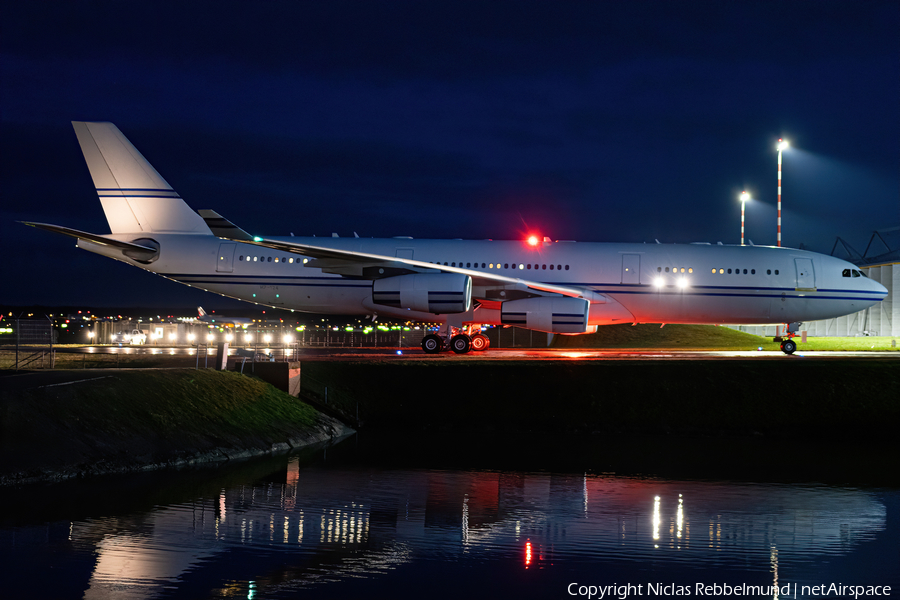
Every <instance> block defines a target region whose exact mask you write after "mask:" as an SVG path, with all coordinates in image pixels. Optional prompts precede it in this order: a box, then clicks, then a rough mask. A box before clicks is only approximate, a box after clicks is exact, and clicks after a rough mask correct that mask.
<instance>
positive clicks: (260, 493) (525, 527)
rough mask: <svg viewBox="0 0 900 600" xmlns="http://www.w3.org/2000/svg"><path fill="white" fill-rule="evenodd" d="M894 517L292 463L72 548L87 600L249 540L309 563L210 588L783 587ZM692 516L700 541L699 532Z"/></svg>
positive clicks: (659, 483) (734, 489) (202, 567)
mask: <svg viewBox="0 0 900 600" xmlns="http://www.w3.org/2000/svg"><path fill="white" fill-rule="evenodd" d="M685 498H688V499H689V502H690V510H689V511H687V510H686V509H685ZM651 501H652V508H650V507H651ZM648 513H649V514H648ZM885 517H886V510H885V507H884V505H883V504H882V503H881V502H880V501H879V500H878V499H877V498H876V497H875V496H874V495H873V494H871V493H868V492H864V491H860V490H856V489H848V488H834V487H824V486H789V485H760V484H734V483H729V484H725V483H712V482H683V481H665V480H658V479H642V478H626V477H615V476H592V475H580V476H569V475H558V474H546V473H542V474H523V473H498V472H463V471H414V470H372V471H364V472H360V471H356V470H352V469H347V470H342V469H339V468H334V469H311V468H303V467H301V465H300V464H299V462H298V461H297V460H296V459H293V460H291V461H290V462H289V463H288V464H287V465H286V468H285V469H284V470H283V471H282V473H281V476H280V478H279V479H275V480H269V481H265V482H254V483H250V484H245V485H233V486H230V487H225V488H221V489H220V490H218V492H216V493H214V494H212V495H210V496H209V497H205V498H204V497H200V498H197V499H196V500H194V501H192V502H189V503H182V504H172V505H161V506H157V507H156V508H154V509H153V510H151V511H149V512H146V513H140V514H132V515H124V516H115V517H109V518H106V519H94V520H90V519H88V520H81V521H74V522H72V523H71V525H70V527H69V528H68V529H69V534H68V537H69V539H70V540H71V546H72V547H74V548H76V549H81V550H84V551H86V552H89V553H95V554H96V562H95V563H94V565H93V571H92V573H91V576H90V579H89V581H87V582H86V589H87V592H86V593H85V597H86V598H100V597H107V596H109V595H110V594H112V593H113V590H119V591H121V590H127V591H128V593H127V596H128V597H132V598H145V597H146V598H149V597H153V596H157V595H159V593H160V590H161V589H163V588H164V587H165V586H178V585H179V582H182V581H184V580H185V579H187V578H189V575H190V574H191V573H193V572H195V571H202V572H204V573H209V571H210V570H211V569H215V565H216V564H217V563H218V562H221V563H222V564H223V565H225V564H230V563H227V561H226V560H225V557H226V555H227V554H228V553H230V552H234V551H237V550H240V551H242V552H255V553H258V555H259V556H270V555H271V556H275V555H277V554H279V553H287V554H286V556H287V555H290V556H291V557H292V558H291V559H290V562H291V563H292V564H299V565H300V566H293V567H291V568H290V569H287V570H286V571H284V572H281V573H279V574H278V575H277V576H267V577H262V575H266V574H268V575H271V574H270V573H268V570H269V569H281V568H283V567H280V566H278V565H281V564H283V563H284V561H286V560H287V559H278V558H273V559H271V561H272V564H273V566H272V567H264V568H263V571H265V572H256V571H247V572H243V571H242V572H238V573H234V572H232V571H229V572H228V573H227V575H223V576H222V577H223V578H222V580H221V583H220V585H221V586H222V587H221V588H220V589H218V590H210V594H209V595H213V596H215V595H228V594H226V593H225V587H227V586H226V578H227V581H230V582H232V583H234V582H238V583H240V582H243V583H240V586H241V589H243V590H244V594H246V593H247V590H248V589H249V590H250V592H251V593H253V594H257V595H259V596H262V597H272V596H278V595H279V594H284V595H289V594H290V592H292V591H297V590H300V589H306V588H309V587H310V586H321V585H330V584H336V583H339V582H346V581H350V580H355V579H357V578H360V577H363V578H369V579H371V578H378V577H383V576H386V575H387V574H388V573H390V572H392V571H394V570H395V569H398V568H400V567H401V566H403V567H404V568H409V567H408V566H409V565H410V564H411V563H414V562H420V561H426V562H427V561H435V562H437V563H441V564H446V563H459V562H466V561H475V562H478V563H484V562H498V561H499V562H509V563H510V564H511V565H515V567H516V568H517V569H520V570H521V569H523V567H524V569H528V570H534V571H541V570H546V569H551V568H555V567H554V566H559V565H563V566H564V568H568V569H571V568H572V565H576V564H584V563H588V564H591V565H597V564H600V563H609V562H610V561H612V562H613V563H615V561H627V564H628V565H631V566H630V567H629V568H631V569H641V568H643V567H641V565H644V564H650V563H653V564H654V565H655V567H654V568H656V569H660V568H663V567H660V565H670V567H671V569H672V572H673V573H675V572H678V570H679V569H684V568H685V567H688V566H690V567H697V566H700V567H706V568H720V567H724V568H732V569H741V570H749V571H752V572H756V573H758V574H759V575H761V576H763V577H766V579H768V578H769V576H771V577H772V578H773V579H774V584H775V585H778V584H779V569H782V571H783V570H784V569H785V568H786V567H785V565H788V567H789V568H790V569H792V571H790V573H791V575H790V576H789V577H793V576H794V574H795V573H797V572H798V570H801V571H802V569H804V568H806V569H809V568H810V567H809V565H811V564H813V563H814V560H811V559H814V558H817V557H818V558H819V559H822V558H825V557H830V556H840V555H845V554H848V553H850V552H852V551H853V548H854V547H855V546H857V545H859V544H861V543H863V542H866V541H868V540H871V539H873V538H874V537H875V536H876V535H878V534H879V533H880V532H882V531H883V530H884V528H885ZM692 521H693V524H694V531H695V532H696V531H700V532H701V534H700V536H699V539H692V538H691V523H692ZM648 523H649V527H648ZM698 527H699V529H698ZM0 539H2V538H0ZM523 548H524V565H523V562H522V561H523ZM301 559H302V560H301ZM260 560H261V559H260ZM660 561H662V562H660ZM223 569H224V567H223ZM767 573H768V574H770V575H767ZM235 578H237V579H235ZM251 581H253V582H255V583H254V584H253V585H252V586H251V585H250V582H251ZM228 585H231V584H230V583H229V584H228ZM551 591H552V590H551ZM775 600H778V598H777V596H776V597H775Z"/></svg>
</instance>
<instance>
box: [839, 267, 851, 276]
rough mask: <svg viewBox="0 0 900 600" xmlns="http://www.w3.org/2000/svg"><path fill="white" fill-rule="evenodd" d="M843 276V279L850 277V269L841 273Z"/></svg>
mask: <svg viewBox="0 0 900 600" xmlns="http://www.w3.org/2000/svg"><path fill="white" fill-rule="evenodd" d="M841 276H842V277H850V269H844V270H843V271H842V272H841Z"/></svg>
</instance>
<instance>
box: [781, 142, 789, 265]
mask: <svg viewBox="0 0 900 600" xmlns="http://www.w3.org/2000/svg"><path fill="white" fill-rule="evenodd" d="M789 145H790V144H788V143H787V141H785V140H783V139H781V138H778V247H779V248H780V247H781V152H782V151H783V150H785V149H787V147H788V146H789Z"/></svg>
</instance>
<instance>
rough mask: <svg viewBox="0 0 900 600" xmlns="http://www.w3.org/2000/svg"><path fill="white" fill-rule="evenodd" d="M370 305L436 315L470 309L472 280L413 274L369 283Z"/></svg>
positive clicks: (452, 275) (462, 277)
mask: <svg viewBox="0 0 900 600" xmlns="http://www.w3.org/2000/svg"><path fill="white" fill-rule="evenodd" d="M372 302H374V303H375V304H381V305H382V306H392V307H394V308H408V309H410V310H418V311H422V312H429V313H433V314H436V315H445V314H455V313H464V312H467V311H468V310H469V309H470V308H472V278H471V277H469V276H468V275H462V274H460V273H437V274H420V275H416V274H412V275H399V276H397V277H385V278H384V279H376V280H375V281H373V282H372Z"/></svg>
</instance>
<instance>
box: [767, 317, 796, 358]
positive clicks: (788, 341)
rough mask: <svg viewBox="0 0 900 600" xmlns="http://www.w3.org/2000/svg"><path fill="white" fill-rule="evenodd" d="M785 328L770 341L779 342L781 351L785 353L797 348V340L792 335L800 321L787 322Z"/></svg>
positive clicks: (794, 333) (790, 352) (791, 352)
mask: <svg viewBox="0 0 900 600" xmlns="http://www.w3.org/2000/svg"><path fill="white" fill-rule="evenodd" d="M785 329H786V331H785V334H784V335H783V336H776V337H775V338H774V339H773V340H772V341H773V342H781V351H782V352H784V353H785V354H793V353H794V352H795V351H796V350H797V342H795V341H794V336H795V335H797V330H798V329H800V323H788V324H787V327H786V328H785Z"/></svg>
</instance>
